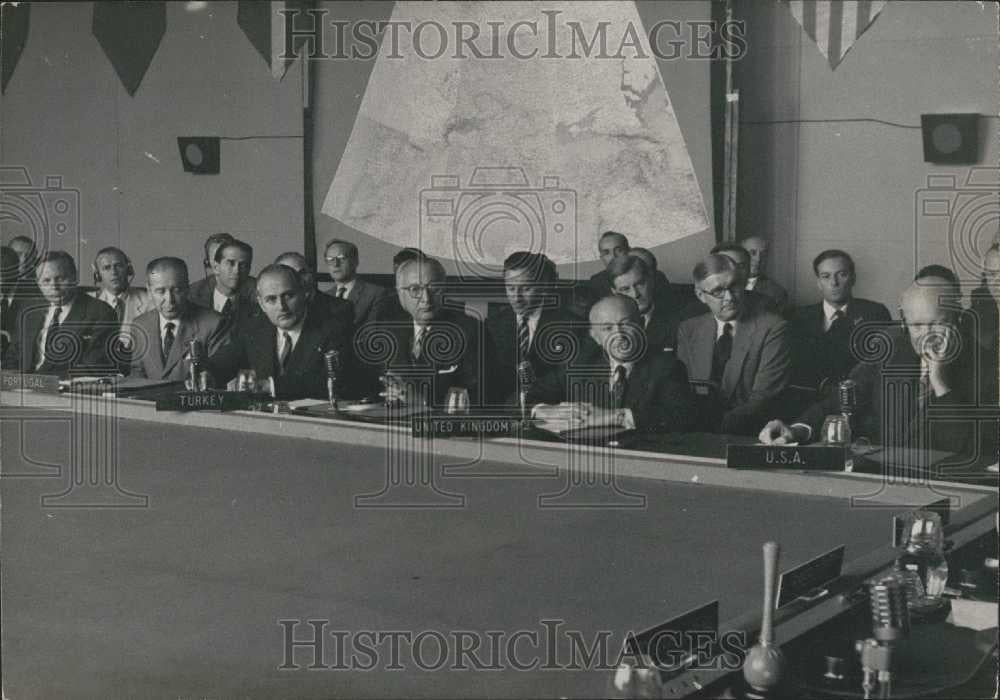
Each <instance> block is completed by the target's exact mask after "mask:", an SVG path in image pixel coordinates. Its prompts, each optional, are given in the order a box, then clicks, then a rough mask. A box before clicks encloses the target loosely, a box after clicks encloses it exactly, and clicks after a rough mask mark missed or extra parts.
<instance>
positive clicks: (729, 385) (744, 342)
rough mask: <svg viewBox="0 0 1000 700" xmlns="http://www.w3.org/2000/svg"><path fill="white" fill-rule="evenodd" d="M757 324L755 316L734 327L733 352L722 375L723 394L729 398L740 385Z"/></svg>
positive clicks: (741, 321)
mask: <svg viewBox="0 0 1000 700" xmlns="http://www.w3.org/2000/svg"><path fill="white" fill-rule="evenodd" d="M756 325H757V323H756V320H755V319H754V318H750V319H748V320H746V321H743V320H742V319H741V320H740V322H739V323H738V324H737V325H736V328H735V329H734V330H735V334H734V336H733V352H732V354H731V355H730V356H729V362H728V363H726V371H725V373H724V374H723V375H722V394H723V396H725V397H727V398H728V397H730V396H731V395H732V394H733V392H734V391H735V390H736V387H738V386H739V383H740V375H741V374H742V373H743V363H744V362H745V361H746V359H747V353H748V352H749V351H750V342H751V340H752V339H753V336H754V331H755V330H756Z"/></svg>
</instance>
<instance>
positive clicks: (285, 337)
mask: <svg viewBox="0 0 1000 700" xmlns="http://www.w3.org/2000/svg"><path fill="white" fill-rule="evenodd" d="M281 341H282V345H281V352H280V353H279V354H278V368H279V370H280V371H281V374H284V373H285V370H286V369H288V358H289V357H290V356H291V354H292V336H290V335H289V334H288V332H287V331H286V332H284V333H282V334H281Z"/></svg>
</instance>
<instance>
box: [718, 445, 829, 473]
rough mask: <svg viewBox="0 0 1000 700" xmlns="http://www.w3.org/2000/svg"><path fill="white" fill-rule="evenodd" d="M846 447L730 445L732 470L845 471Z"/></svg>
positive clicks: (727, 449) (730, 465)
mask: <svg viewBox="0 0 1000 700" xmlns="http://www.w3.org/2000/svg"><path fill="white" fill-rule="evenodd" d="M846 456H847V448H845V447H842V446H836V445H727V446H726V466H727V467H729V468H730V469H799V470H801V469H815V470H835V471H843V470H844V460H845V459H846Z"/></svg>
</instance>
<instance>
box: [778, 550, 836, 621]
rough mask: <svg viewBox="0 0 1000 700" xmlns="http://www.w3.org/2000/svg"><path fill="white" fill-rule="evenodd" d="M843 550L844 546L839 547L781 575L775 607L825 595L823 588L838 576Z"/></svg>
mask: <svg viewBox="0 0 1000 700" xmlns="http://www.w3.org/2000/svg"><path fill="white" fill-rule="evenodd" d="M845 549H846V547H845V545H840V546H839V547H835V548H833V549H831V550H830V551H829V552H827V553H826V554H820V555H819V556H818V557H816V558H814V559H810V560H809V561H807V562H806V563H805V564H800V565H799V566H796V567H795V568H794V569H789V570H788V571H786V572H785V573H783V574H782V575H781V578H779V579H778V594H777V596H775V597H776V599H777V605H776V606H775V607H778V608H780V607H782V606H785V605H788V604H789V603H791V602H792V601H793V600H798V599H799V598H805V599H810V600H812V599H815V598H819V597H820V596H822V595H825V594H826V593H827V591H825V590H823V586H825V585H826V584H828V583H830V582H831V581H833V580H834V579H835V578H837V577H838V576H840V571H841V568H842V567H843V566H844V551H845Z"/></svg>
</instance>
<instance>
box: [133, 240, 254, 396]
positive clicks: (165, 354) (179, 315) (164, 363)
mask: <svg viewBox="0 0 1000 700" xmlns="http://www.w3.org/2000/svg"><path fill="white" fill-rule="evenodd" d="M146 289H147V291H148V292H149V299H150V301H151V303H152V308H151V309H150V310H149V311H146V312H145V313H143V314H141V315H140V316H139V317H138V318H136V319H135V321H134V322H133V323H132V325H131V326H129V327H128V332H129V333H130V334H131V335H132V347H133V349H134V351H133V353H132V371H131V376H132V377H137V378H140V379H155V380H164V381H171V382H179V381H184V380H185V379H187V377H188V372H189V371H190V363H189V360H190V343H191V341H192V340H197V341H198V342H199V343H201V347H202V348H203V352H204V356H205V358H206V362H205V365H206V369H207V370H208V372H209V373H210V374H211V375H212V379H213V383H214V384H215V385H216V386H220V385H223V384H225V382H226V381H227V380H228V379H229V377H231V376H232V373H233V371H234V367H233V364H234V360H233V358H232V354H233V347H232V341H231V338H230V336H229V330H228V327H227V325H226V323H225V321H224V319H223V317H222V314H220V313H218V312H217V311H214V310H213V309H205V308H202V307H200V306H195V305H194V304H192V303H191V302H190V301H189V300H188V289H189V288H188V270H187V263H185V262H184V261H183V260H181V259H180V258H171V257H162V258H156V259H155V260H152V261H150V263H149V264H148V265H146Z"/></svg>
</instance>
